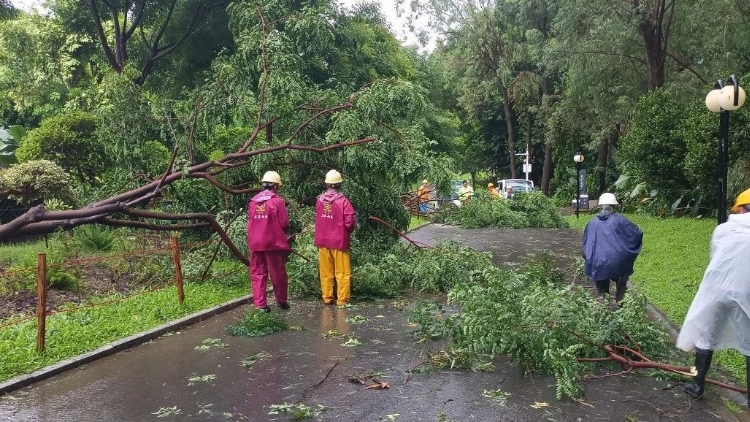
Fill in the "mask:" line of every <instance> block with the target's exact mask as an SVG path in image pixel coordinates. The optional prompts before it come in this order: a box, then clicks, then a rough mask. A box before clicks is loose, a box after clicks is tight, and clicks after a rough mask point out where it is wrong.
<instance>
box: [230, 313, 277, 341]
mask: <svg viewBox="0 0 750 422" xmlns="http://www.w3.org/2000/svg"><path fill="white" fill-rule="evenodd" d="M288 328H289V325H288V324H287V323H286V321H284V320H283V319H282V318H281V317H280V316H279V315H278V314H275V313H272V312H264V311H262V310H260V309H253V310H250V311H247V312H246V313H245V316H244V318H242V319H241V320H239V321H238V322H237V325H229V326H227V333H229V334H231V335H233V336H248V337H262V336H265V335H268V334H272V333H277V332H279V331H284V330H286V329H288Z"/></svg>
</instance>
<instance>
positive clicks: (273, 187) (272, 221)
mask: <svg viewBox="0 0 750 422" xmlns="http://www.w3.org/2000/svg"><path fill="white" fill-rule="evenodd" d="M261 183H262V186H263V190H262V191H261V192H260V193H258V194H257V195H255V196H254V197H253V198H252V199H251V200H250V203H249V204H248V207H247V209H248V214H247V246H248V249H250V280H251V283H252V288H253V304H254V305H255V307H256V308H259V309H262V310H264V311H266V312H271V308H269V307H268V304H267V303H266V282H267V279H268V276H269V274H270V276H271V283H272V284H273V294H274V296H275V297H276V303H277V304H278V305H279V308H281V309H283V310H287V309H289V302H287V292H288V289H289V279H288V277H287V274H286V259H287V257H288V256H289V253H290V252H291V248H290V247H289V240H288V239H287V237H286V233H287V231H289V212H288V211H287V209H286V205H285V204H284V200H283V199H281V198H280V197H279V196H278V195H277V192H278V191H279V186H281V177H280V176H279V174H278V173H276V172H275V171H268V172H266V174H264V175H263V179H262V180H261Z"/></svg>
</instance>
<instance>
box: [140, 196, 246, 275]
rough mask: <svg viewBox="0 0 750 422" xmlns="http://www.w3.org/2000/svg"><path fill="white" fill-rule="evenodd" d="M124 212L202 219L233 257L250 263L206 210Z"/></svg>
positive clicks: (154, 216)
mask: <svg viewBox="0 0 750 422" xmlns="http://www.w3.org/2000/svg"><path fill="white" fill-rule="evenodd" d="M125 213H126V214H128V215H133V216H136V217H142V218H154V219H160V220H203V221H205V222H206V223H208V224H209V225H210V226H211V228H212V229H213V230H214V231H215V232H216V234H218V235H219V237H220V238H221V240H222V241H223V242H224V244H225V245H227V247H228V248H229V250H230V251H231V252H232V255H234V257H235V258H237V259H238V260H239V261H241V262H242V263H244V264H245V265H250V261H248V259H247V257H246V256H245V255H244V254H243V253H242V252H241V251H240V250H239V249H238V248H237V246H235V244H234V242H232V240H231V239H230V238H229V236H228V235H227V232H226V231H224V229H223V228H222V227H221V225H220V224H219V223H218V222H217V221H216V218H214V216H213V214H209V213H207V212H196V213H187V214H170V213H162V212H156V211H146V210H140V209H135V208H126V209H125Z"/></svg>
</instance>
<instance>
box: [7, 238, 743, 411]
mask: <svg viewBox="0 0 750 422" xmlns="http://www.w3.org/2000/svg"><path fill="white" fill-rule="evenodd" d="M577 236H579V234H577V233H576V232H574V231H567V230H553V231H540V230H522V231H512V233H510V234H504V231H503V230H481V231H479V230H461V229H457V228H446V227H442V226H437V225H431V226H428V227H425V228H423V229H420V230H418V231H417V232H414V233H412V234H411V237H412V238H414V239H416V240H420V241H425V242H432V241H435V240H437V239H455V240H462V241H464V242H466V243H468V244H470V245H472V246H474V247H476V248H478V249H484V250H493V255H494V256H495V259H496V262H498V263H499V264H501V265H502V263H509V264H508V265H515V264H516V263H517V262H521V261H525V260H527V259H528V258H529V256H528V255H529V254H532V253H533V254H536V253H540V252H541V251H542V250H546V251H547V252H548V253H550V254H552V255H554V256H555V261H556V262H559V263H560V264H564V263H565V262H566V260H569V259H570V258H571V257H574V256H575V253H576V250H577V249H575V248H573V250H572V251H571V250H570V248H571V247H573V246H576V245H577V242H578V237H577ZM513 238H515V239H516V241H515V242H513V241H511V239H513ZM521 239H522V240H523V242H520V240H521ZM521 243H522V245H521ZM510 245H512V246H510ZM542 245H550V246H549V247H543V246H542ZM498 249H500V250H498ZM517 255H521V256H519V259H518V260H515V258H514V256H517ZM558 260H559V261H558ZM410 302H411V300H410V299H399V300H391V301H385V302H382V303H361V304H358V305H357V307H356V308H354V309H337V308H333V307H326V306H324V305H322V304H321V303H319V302H317V301H315V302H299V301H298V302H292V306H293V308H292V310H291V311H290V312H289V313H287V314H285V315H286V319H287V320H288V322H289V323H290V325H292V326H293V327H294V328H295V329H293V330H289V331H286V332H283V333H277V334H273V335H270V336H266V337H261V338H247V337H231V336H229V335H227V334H226V332H225V327H226V326H227V325H229V324H232V323H234V322H235V321H236V319H237V318H238V317H240V316H241V315H242V312H243V311H244V309H247V308H246V307H243V308H239V309H236V310H234V311H231V312H228V313H226V314H223V315H220V316H218V317H215V318H212V319H210V320H208V321H205V322H202V323H199V324H197V325H195V326H192V327H189V328H187V329H184V330H182V331H181V332H178V333H176V334H173V335H170V336H164V337H161V338H159V339H157V340H155V341H153V342H150V343H148V344H144V345H142V346H139V347H135V348H133V349H131V350H129V351H127V352H123V353H119V354H116V355H113V356H110V357H106V358H104V359H101V360H99V361H96V362H94V363H91V364H89V365H86V366H84V367H82V368H79V369H75V370H72V371H69V372H66V373H63V374H61V375H59V376H56V377H53V378H51V379H50V380H48V381H43V382H40V383H38V384H36V385H34V386H32V387H28V388H25V389H22V390H19V391H16V392H13V393H11V394H9V395H6V396H3V397H2V398H0V420H3V421H50V422H52V421H55V422H56V421H61V422H66V421H81V422H85V421H161V420H165V421H170V420H171V421H182V420H196V421H213V420H227V421H274V420H277V421H287V420H290V418H289V417H288V416H286V415H268V411H269V407H270V406H271V405H274V404H282V403H284V402H287V403H303V404H305V405H308V406H315V405H324V406H327V407H328V408H329V410H327V411H325V412H324V413H323V414H322V415H321V416H320V417H319V418H317V420H323V421H387V420H395V421H541V420H549V421H596V420H605V421H666V420H675V421H720V420H729V421H733V420H747V419H746V417H747V412H746V411H745V412H744V413H743V414H740V415H734V414H732V413H731V412H729V411H728V409H727V408H726V406H725V405H724V404H723V403H722V402H721V399H719V398H718V397H717V396H716V395H715V394H714V393H709V396H708V397H707V400H702V401H700V402H694V403H690V402H688V401H687V399H686V397H685V395H684V394H683V393H682V392H681V391H679V388H674V389H670V388H669V385H668V384H667V383H666V382H660V381H658V380H655V379H653V378H651V377H648V376H645V375H643V374H641V375H637V374H636V375H628V376H615V377H609V378H605V379H598V380H590V381H586V382H585V383H584V388H585V389H586V396H585V397H584V399H583V400H584V402H582V403H579V402H575V401H571V400H565V401H557V400H556V399H555V397H554V379H552V378H550V377H539V376H524V375H523V374H521V373H520V372H519V370H518V368H517V366H516V365H513V364H510V363H508V362H506V361H505V360H503V359H500V360H498V361H497V362H496V371H495V372H492V373H473V372H459V371H442V372H439V373H425V374H412V375H411V377H410V379H409V381H408V382H407V383H405V380H406V375H407V373H408V372H409V369H410V368H412V367H414V366H415V365H416V364H418V363H419V362H421V361H422V360H424V358H425V355H424V353H425V349H426V347H425V346H424V345H417V344H415V343H414V341H413V339H412V338H411V336H410V334H409V333H410V332H411V331H413V330H414V329H415V328H416V327H414V326H412V325H410V324H409V323H408V321H407V320H406V313H405V312H404V308H405V307H407V306H408V305H409V303H410ZM274 312H280V311H278V310H274ZM356 316H359V317H361V318H360V319H362V318H366V320H365V321H363V322H361V323H353V322H352V321H353V320H352V319H351V318H352V317H356ZM347 318H349V320H348V321H347ZM330 330H337V331H339V332H340V333H344V334H349V335H352V336H354V337H355V338H356V339H358V340H359V341H360V342H361V343H362V345H361V346H357V347H346V346H343V343H344V342H345V340H346V338H326V337H325V334H327V333H329V331H330ZM207 339H215V340H213V341H211V342H209V343H206V344H211V346H209V347H207V348H205V350H200V346H201V344H204V343H205V342H206V340H207ZM436 347H437V345H433V350H435V348H436ZM196 348H198V349H196ZM260 352H266V353H268V354H269V356H267V357H265V358H262V359H261V360H259V361H258V362H257V363H255V364H254V365H253V366H252V368H246V367H244V366H242V365H241V361H242V360H243V359H245V358H246V357H248V356H252V355H256V354H258V353H260ZM367 371H371V372H379V373H381V374H382V375H380V377H379V378H380V380H381V381H387V382H388V383H389V384H390V386H391V388H390V389H386V390H367V389H365V387H364V386H362V385H358V384H354V383H351V382H349V381H348V378H349V375H351V374H354V373H358V374H362V373H365V372H367ZM191 377H203V378H202V379H203V381H198V380H195V381H193V382H192V385H190V384H191V382H190V378H191ZM495 389H502V390H504V391H506V392H509V393H510V397H509V398H508V399H507V402H506V403H505V404H504V405H503V404H501V403H498V402H495V401H493V400H492V399H489V398H486V397H483V396H482V392H483V391H484V390H495ZM538 403H543V404H545V403H546V404H547V405H546V406H545V405H539V404H538ZM160 409H162V410H161V412H160ZM166 409H172V411H174V412H177V411H179V414H172V415H170V414H169V411H168V410H166ZM159 416H163V417H161V418H160V417H159Z"/></svg>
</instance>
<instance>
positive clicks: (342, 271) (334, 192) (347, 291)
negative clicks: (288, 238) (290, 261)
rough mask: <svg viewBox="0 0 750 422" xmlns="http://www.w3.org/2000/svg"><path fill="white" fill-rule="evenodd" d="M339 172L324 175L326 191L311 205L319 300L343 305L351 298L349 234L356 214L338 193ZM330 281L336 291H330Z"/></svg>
mask: <svg viewBox="0 0 750 422" xmlns="http://www.w3.org/2000/svg"><path fill="white" fill-rule="evenodd" d="M341 181H342V179H341V174H340V173H339V172H338V171H336V170H331V171H329V172H328V174H326V178H325V185H326V189H327V190H326V191H325V192H323V193H322V194H321V195H320V196H319V197H318V201H317V203H316V204H315V246H317V247H318V265H319V268H318V270H319V274H320V290H321V291H322V293H323V302H324V303H325V304H326V305H332V304H333V303H334V301H335V302H336V304H337V305H339V306H343V305H346V304H348V303H349V300H350V299H351V296H352V294H351V282H352V266H351V261H350V259H349V248H350V237H351V234H352V232H353V231H354V228H355V227H356V225H357V213H356V212H355V211H354V207H353V206H352V203H351V202H349V199H347V198H346V196H344V195H343V194H342V193H340V192H339V189H340V188H341ZM334 282H335V285H336V290H335V292H334Z"/></svg>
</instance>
